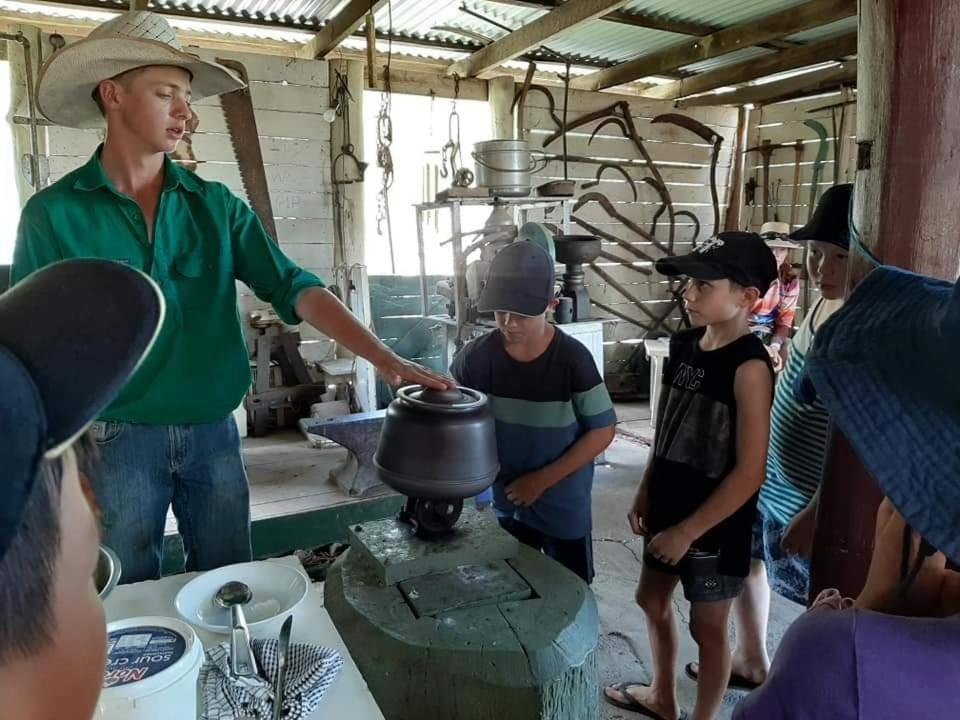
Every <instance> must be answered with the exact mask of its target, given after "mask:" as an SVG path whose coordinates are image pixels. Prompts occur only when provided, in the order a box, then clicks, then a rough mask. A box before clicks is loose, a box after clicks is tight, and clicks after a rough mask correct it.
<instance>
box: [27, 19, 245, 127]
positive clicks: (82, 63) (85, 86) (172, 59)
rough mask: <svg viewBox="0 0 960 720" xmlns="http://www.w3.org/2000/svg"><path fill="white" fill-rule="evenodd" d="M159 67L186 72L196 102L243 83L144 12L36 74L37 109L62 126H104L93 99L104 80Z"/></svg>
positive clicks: (103, 30)
mask: <svg viewBox="0 0 960 720" xmlns="http://www.w3.org/2000/svg"><path fill="white" fill-rule="evenodd" d="M154 65H160V66H165V67H177V68H182V69H183V70H186V71H187V72H188V73H189V74H190V79H191V90H192V96H193V100H200V99H201V98H205V97H210V96H212V95H222V94H223V93H227V92H231V91H233V90H238V89H240V88H242V87H243V86H244V84H243V82H242V81H241V80H240V78H238V77H237V76H236V75H234V74H233V73H232V72H231V71H230V70H228V69H227V68H225V67H223V66H222V65H219V64H218V63H214V62H208V61H206V60H201V59H200V58H199V57H197V56H196V55H192V54H190V53H187V52H184V51H183V49H182V47H181V46H180V42H179V41H178V40H177V36H176V34H175V33H174V32H173V29H172V28H171V27H170V25H169V24H168V23H167V21H166V20H165V19H164V18H163V17H162V16H160V15H157V14H155V13H152V12H146V11H140V12H131V13H124V14H123V15H119V16H118V17H116V18H114V19H113V20H110V21H108V22H105V23H104V24H103V25H99V26H98V27H96V28H95V29H94V30H93V31H92V32H91V33H90V34H89V35H88V36H87V37H86V38H84V39H83V40H78V41H77V42H75V43H71V44H70V45H67V46H66V47H64V48H63V49H61V50H60V51H58V52H56V53H54V55H53V56H52V57H51V58H50V59H49V60H48V61H47V62H46V63H45V64H44V65H43V67H42V69H41V71H40V74H39V76H38V78H37V107H38V108H39V110H40V112H41V113H43V115H44V116H46V118H47V119H48V120H50V122H54V123H57V124H58V125H66V126H68V127H75V128H98V127H102V126H103V124H104V116H103V113H102V111H101V109H100V107H99V106H98V105H97V102H96V100H95V99H94V92H95V91H96V90H97V88H98V86H99V85H100V83H101V82H103V81H104V80H107V79H109V78H115V77H118V76H120V75H123V74H124V73H127V72H130V71H131V70H136V69H138V68H142V67H149V66H154Z"/></svg>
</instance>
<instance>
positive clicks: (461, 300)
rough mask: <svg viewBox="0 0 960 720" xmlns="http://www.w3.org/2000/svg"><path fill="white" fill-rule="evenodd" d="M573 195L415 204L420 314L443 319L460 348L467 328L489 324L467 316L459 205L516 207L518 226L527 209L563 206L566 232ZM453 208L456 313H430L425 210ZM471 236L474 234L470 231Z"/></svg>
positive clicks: (521, 222) (452, 240) (523, 221)
mask: <svg viewBox="0 0 960 720" xmlns="http://www.w3.org/2000/svg"><path fill="white" fill-rule="evenodd" d="M574 201H575V200H574V198H572V197H562V198H538V197H511V198H489V197H488V198H451V199H448V200H444V201H440V202H425V203H418V204H416V205H414V209H415V210H416V213H417V251H418V253H419V256H420V315H421V316H422V317H425V318H430V319H432V320H437V321H440V322H443V324H444V325H445V326H446V328H447V334H448V338H449V337H450V333H451V332H453V343H454V346H455V348H457V349H459V347H460V344H461V343H462V341H463V336H464V330H466V329H468V328H469V327H487V326H486V325H484V324H483V323H474V322H471V321H469V320H468V318H467V317H466V312H467V309H468V307H469V298H468V297H467V260H468V258H467V255H465V254H464V247H463V238H464V237H465V235H464V234H463V228H462V225H461V223H460V209H461V208H462V207H484V206H486V207H490V208H494V207H508V208H511V209H512V210H513V211H514V223H516V225H517V227H518V228H519V227H520V226H522V225H523V224H524V223H526V222H527V212H528V211H530V210H539V209H544V208H556V207H559V208H561V209H562V218H561V220H560V223H559V224H560V227H561V229H562V231H563V232H564V233H569V232H570V227H571V223H570V213H571V208H572V205H573V203H574ZM445 209H449V211H450V230H451V238H450V243H449V244H450V246H451V251H452V252H453V285H454V286H453V291H454V308H455V317H454V318H446V317H442V316H437V315H431V314H430V313H429V309H430V301H429V292H428V289H427V258H426V249H425V247H424V241H423V234H424V232H423V216H424V213H427V212H431V211H435V210H445ZM470 236H471V237H472V236H473V234H470Z"/></svg>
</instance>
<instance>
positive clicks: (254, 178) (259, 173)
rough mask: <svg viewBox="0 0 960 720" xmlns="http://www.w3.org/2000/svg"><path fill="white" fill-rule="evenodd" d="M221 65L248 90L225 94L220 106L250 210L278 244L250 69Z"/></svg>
mask: <svg viewBox="0 0 960 720" xmlns="http://www.w3.org/2000/svg"><path fill="white" fill-rule="evenodd" d="M217 62H218V63H220V64H221V65H223V66H225V67H227V68H229V69H230V70H233V72H235V73H236V74H237V75H238V76H239V77H240V79H241V80H243V82H244V87H243V88H241V89H240V90H234V91H233V92H231V93H227V94H225V95H221V96H220V105H221V107H223V116H224V118H225V119H226V122H227V130H228V131H229V132H230V143H231V144H232V145H233V152H234V154H235V155H236V157H237V164H238V165H239V167H240V182H241V183H243V189H244V190H245V191H246V193H247V199H248V200H249V201H250V207H251V208H253V211H254V212H255V213H256V214H257V217H258V218H260V222H261V223H262V224H263V228H264V230H266V231H267V235H269V236H270V237H271V238H272V239H273V241H274V242H278V238H277V226H276V223H275V222H274V220H273V204H272V203H271V201H270V188H269V186H268V185H267V172H266V169H265V168H264V166H263V153H262V152H261V150H260V134H259V133H258V132H257V118H256V115H255V113H254V109H253V98H252V96H251V95H250V80H249V78H248V77H247V69H246V68H245V67H244V66H243V65H242V64H241V63H238V62H237V61H236V60H229V59H227V58H217Z"/></svg>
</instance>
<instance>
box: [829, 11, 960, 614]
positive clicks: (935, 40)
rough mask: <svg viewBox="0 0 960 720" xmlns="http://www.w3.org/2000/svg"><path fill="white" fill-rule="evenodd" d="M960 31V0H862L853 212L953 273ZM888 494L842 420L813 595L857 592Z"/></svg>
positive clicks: (878, 239) (859, 270)
mask: <svg viewBox="0 0 960 720" xmlns="http://www.w3.org/2000/svg"><path fill="white" fill-rule="evenodd" d="M958 36H960V5H958V4H956V3H940V2H937V0H861V2H860V15H859V47H858V52H857V58H858V79H857V88H858V94H857V99H858V105H857V145H858V152H857V168H858V172H857V173H856V191H855V193H854V205H853V224H854V227H855V229H856V230H857V231H858V232H859V235H860V240H861V242H862V243H863V244H864V245H865V246H866V247H867V248H869V249H870V251H871V252H873V254H874V255H876V256H877V257H878V258H879V259H880V260H881V261H882V262H883V263H886V264H891V265H897V266H899V267H902V268H906V269H909V270H913V271H916V272H920V273H924V274H927V275H933V276H936V277H939V278H944V279H949V280H951V281H952V280H955V279H956V278H957V273H958V269H960V243H958V242H957V237H960V207H958V205H957V203H956V199H955V194H956V192H955V191H956V186H957V177H958V175H960V129H958V128H957V127H956V125H955V123H950V122H944V118H948V117H950V114H951V109H952V108H956V107H957V106H958V104H960V73H956V72H952V71H951V68H953V67H956V65H957V64H958V63H960V45H958V43H957V37H958ZM850 259H851V261H850V277H851V281H852V282H856V281H857V280H858V279H859V278H861V277H863V275H864V274H865V273H866V272H868V271H869V269H870V263H869V262H868V261H867V260H866V259H864V258H863V257H862V255H861V253H858V252H857V251H856V250H851V254H850ZM896 330H897V328H891V329H890V331H891V332H895V331H896ZM912 371H913V370H912V369H911V368H904V369H903V372H912ZM880 499H881V495H880V491H879V489H878V488H877V486H876V484H875V483H874V482H873V480H872V479H871V478H870V477H869V476H868V475H867V473H866V472H865V470H864V469H863V466H862V465H861V464H860V462H859V460H858V459H857V458H856V457H855V455H854V453H853V452H852V450H851V448H850V446H849V444H848V442H847V441H846V439H845V438H843V437H842V435H840V433H836V432H835V433H834V437H833V443H832V447H831V453H830V459H829V462H828V466H827V470H826V473H825V475H824V479H823V487H822V490H821V499H820V510H819V516H818V524H817V533H816V538H815V541H814V551H813V567H812V572H811V581H810V593H811V598H813V597H815V596H816V594H817V593H818V592H819V591H820V590H821V589H823V588H826V587H837V588H839V589H840V590H841V592H843V593H844V594H845V595H851V596H855V595H857V594H858V593H859V592H860V590H861V589H862V587H863V583H864V580H865V578H866V572H867V567H868V564H869V559H870V554H871V552H872V546H873V529H874V517H875V515H876V509H877V505H878V504H879V501H880Z"/></svg>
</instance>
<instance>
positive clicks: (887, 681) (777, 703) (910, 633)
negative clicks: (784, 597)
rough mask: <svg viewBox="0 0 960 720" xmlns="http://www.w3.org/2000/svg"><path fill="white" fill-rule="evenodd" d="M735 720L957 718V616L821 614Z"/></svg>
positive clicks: (798, 627) (804, 621)
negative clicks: (909, 616)
mask: <svg viewBox="0 0 960 720" xmlns="http://www.w3.org/2000/svg"><path fill="white" fill-rule="evenodd" d="M733 717H734V720H808V719H809V720H812V719H814V718H816V720H908V719H909V720H946V719H948V718H960V616H953V617H950V618H946V619H932V618H904V617H897V616H895V615H884V614H881V613H875V612H869V611H866V610H830V609H826V608H821V609H818V610H813V611H810V612H808V613H806V614H805V615H803V616H801V617H800V618H799V619H798V620H797V621H796V622H795V623H794V624H793V625H792V626H791V627H790V629H789V630H788V631H787V633H786V635H784V637H783V642H782V643H781V644H780V648H779V649H778V650H777V655H776V657H775V658H774V661H773V666H772V667H771V668H770V676H769V677H768V679H767V682H765V683H764V684H763V685H762V686H761V687H760V688H759V689H757V690H755V691H754V692H753V693H751V694H750V695H749V696H748V697H747V698H746V699H745V700H744V701H743V702H742V703H740V705H738V706H737V708H736V710H734V713H733Z"/></svg>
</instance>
